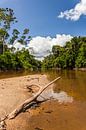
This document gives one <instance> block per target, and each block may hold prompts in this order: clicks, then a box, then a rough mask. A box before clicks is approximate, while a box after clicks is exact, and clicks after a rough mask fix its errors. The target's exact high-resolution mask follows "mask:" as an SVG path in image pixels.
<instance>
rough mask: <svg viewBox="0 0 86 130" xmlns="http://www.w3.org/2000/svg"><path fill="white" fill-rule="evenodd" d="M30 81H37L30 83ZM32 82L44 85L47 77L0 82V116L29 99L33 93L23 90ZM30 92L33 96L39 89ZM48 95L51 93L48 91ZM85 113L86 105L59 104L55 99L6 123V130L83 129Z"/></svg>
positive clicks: (77, 103) (20, 78)
mask: <svg viewBox="0 0 86 130" xmlns="http://www.w3.org/2000/svg"><path fill="white" fill-rule="evenodd" d="M31 78H33V79H34V78H36V79H34V80H29V79H31ZM34 83H35V84H39V85H41V86H44V85H46V84H47V83H49V81H48V79H47V76H46V75H41V74H39V75H38V74H37V75H28V76H22V77H15V78H7V79H1V80H0V117H3V116H4V115H6V114H9V113H10V112H12V111H13V110H14V109H15V108H16V107H17V106H18V105H20V104H21V103H22V102H23V101H25V100H26V99H27V98H30V97H31V96H32V92H30V91H27V89H26V87H27V86H28V85H30V84H34ZM51 87H52V86H51ZM33 91H34V93H36V92H37V91H38V88H37V87H33ZM49 92H50V93H51V92H52V91H51V89H50V90H49ZM45 95H47V94H45ZM55 96H56V94H55ZM57 96H58V95H57ZM60 96H63V95H60ZM65 96H66V99H68V101H69V99H70V97H67V95H64V98H65ZM84 110H86V103H85V102H83V103H82V106H81V103H80V102H76V101H74V102H70V103H67V102H66V103H60V104H59V103H58V100H55V101H53V100H50V101H47V102H45V103H42V104H41V105H40V107H37V108H36V109H30V110H27V111H26V112H24V113H20V114H19V115H18V116H17V117H16V118H15V119H13V120H7V121H6V124H7V130H76V129H78V130H86V125H85V122H86V112H85V111H84Z"/></svg>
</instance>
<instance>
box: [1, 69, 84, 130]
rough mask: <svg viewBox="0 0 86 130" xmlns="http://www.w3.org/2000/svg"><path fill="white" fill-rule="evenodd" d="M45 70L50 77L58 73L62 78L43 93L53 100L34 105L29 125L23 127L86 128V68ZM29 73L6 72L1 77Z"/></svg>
mask: <svg viewBox="0 0 86 130" xmlns="http://www.w3.org/2000/svg"><path fill="white" fill-rule="evenodd" d="M36 73H37V72H36ZM42 73H44V74H46V75H47V78H48V80H49V81H51V80H53V79H55V78H56V77H58V76H61V79H60V80H59V81H57V82H56V83H55V84H54V85H53V88H50V89H49V90H47V91H46V92H45V93H44V94H43V95H42V96H44V97H46V98H51V99H52V100H50V101H47V102H45V103H42V104H41V105H40V107H37V108H35V109H33V110H32V113H33V114H32V116H31V117H30V118H27V122H26V125H27V126H26V128H21V130H86V71H85V72H84V71H67V70H64V71H61V70H60V71H58V70H50V71H48V72H42ZM27 74H29V73H28V72H17V73H14V72H11V73H8V72H7V73H1V74H0V78H7V77H14V76H21V75H27ZM30 74H31V73H30ZM32 74H33V73H32ZM16 130H20V129H19V128H17V129H16Z"/></svg>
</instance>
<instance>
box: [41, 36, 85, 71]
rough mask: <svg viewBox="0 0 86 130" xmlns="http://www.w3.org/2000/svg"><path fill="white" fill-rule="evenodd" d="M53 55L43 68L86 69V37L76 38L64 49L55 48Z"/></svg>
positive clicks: (46, 59)
mask: <svg viewBox="0 0 86 130" xmlns="http://www.w3.org/2000/svg"><path fill="white" fill-rule="evenodd" d="M52 53H53V54H52V55H49V56H48V57H46V58H45V59H44V61H43V64H42V67H43V68H47V69H48V68H50V67H51V68H63V69H66V68H67V69H73V68H75V67H77V68H81V67H86V37H74V38H73V39H72V40H71V41H70V42H67V43H66V45H65V46H64V47H60V46H56V45H55V46H53V48H52Z"/></svg>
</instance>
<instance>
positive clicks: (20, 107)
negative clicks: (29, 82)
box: [8, 77, 60, 119]
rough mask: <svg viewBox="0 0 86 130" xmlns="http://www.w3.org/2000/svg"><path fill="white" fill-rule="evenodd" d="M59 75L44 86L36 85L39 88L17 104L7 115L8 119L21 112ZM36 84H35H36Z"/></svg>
mask: <svg viewBox="0 0 86 130" xmlns="http://www.w3.org/2000/svg"><path fill="white" fill-rule="evenodd" d="M59 79H60V77H58V78H56V79H54V80H53V81H51V82H50V83H49V84H47V85H45V86H44V87H41V86H38V87H40V90H39V91H38V92H37V93H36V94H35V95H34V96H33V97H31V98H29V99H27V100H26V101H25V102H23V103H22V104H21V105H19V106H18V108H17V109H15V110H14V111H13V112H12V113H10V114H9V115H8V119H13V118H15V117H16V116H17V115H18V114H19V113H20V112H22V111H23V110H24V109H25V108H26V107H27V106H28V105H29V104H31V103H32V102H34V101H36V100H37V98H38V96H40V94H41V93H42V92H43V91H44V90H45V89H46V88H48V87H49V86H50V85H51V84H53V83H54V82H56V81H57V80H59ZM36 86H37V85H36Z"/></svg>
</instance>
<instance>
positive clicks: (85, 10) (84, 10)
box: [58, 0, 86, 21]
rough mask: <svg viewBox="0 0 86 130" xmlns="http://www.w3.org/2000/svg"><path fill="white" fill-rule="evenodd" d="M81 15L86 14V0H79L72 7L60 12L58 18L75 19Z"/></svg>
mask: <svg viewBox="0 0 86 130" xmlns="http://www.w3.org/2000/svg"><path fill="white" fill-rule="evenodd" d="M81 15H86V0H81V1H80V2H79V3H77V4H76V5H75V7H74V8H73V9H70V10H66V11H64V12H61V13H60V15H59V16H58V18H64V17H65V18H66V19H67V20H68V19H70V20H73V21H77V20H79V19H80V17H81Z"/></svg>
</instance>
